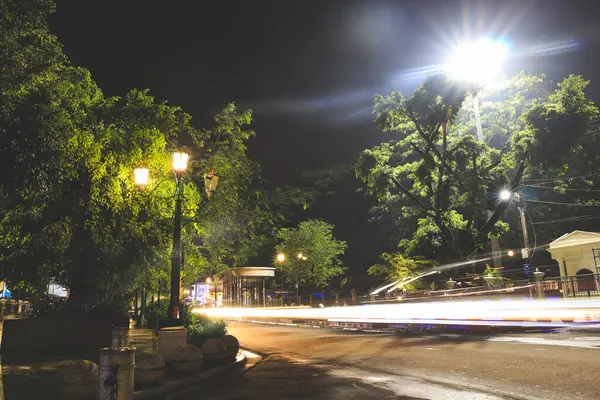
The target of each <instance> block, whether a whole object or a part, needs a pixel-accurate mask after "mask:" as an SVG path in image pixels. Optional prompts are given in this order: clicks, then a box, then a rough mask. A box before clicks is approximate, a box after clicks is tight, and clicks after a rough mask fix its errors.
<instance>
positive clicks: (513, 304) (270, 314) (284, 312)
mask: <svg viewBox="0 0 600 400" xmlns="http://www.w3.org/2000/svg"><path fill="white" fill-rule="evenodd" d="M194 312H197V313H201V314H205V315H207V316H209V317H214V318H225V319H240V320H256V321H266V322H278V321H279V322H288V323H294V321H311V320H320V321H326V322H328V323H340V322H350V323H366V324H369V323H383V324H392V325H393V324H435V325H480V326H523V327H536V326H537V327H564V326H577V325H585V324H590V323H598V322H600V300H517V299H503V300H471V301H468V300H461V301H436V302H426V303H412V304H367V305H360V306H347V307H327V308H308V307H304V308H302V307H297V308H291V307H282V308H281V307H280V308H226V307H224V308H195V309H194Z"/></svg>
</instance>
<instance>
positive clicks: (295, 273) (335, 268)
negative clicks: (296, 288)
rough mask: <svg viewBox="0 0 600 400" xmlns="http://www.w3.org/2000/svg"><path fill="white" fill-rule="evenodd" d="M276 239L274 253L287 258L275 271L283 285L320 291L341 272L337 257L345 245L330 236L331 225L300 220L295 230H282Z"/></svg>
mask: <svg viewBox="0 0 600 400" xmlns="http://www.w3.org/2000/svg"><path fill="white" fill-rule="evenodd" d="M278 238H279V239H280V240H281V243H280V244H278V245H277V246H276V248H275V250H276V251H277V252H278V253H283V254H285V255H286V258H285V261H284V262H283V263H278V264H277V268H278V269H279V271H280V272H281V273H282V275H283V277H284V279H285V280H286V282H288V283H292V284H299V285H306V286H309V287H310V288H311V289H316V288H323V287H325V286H326V285H327V283H328V282H329V280H330V279H331V278H333V277H335V276H338V275H341V274H342V273H343V272H344V267H343V266H342V264H341V261H340V259H339V257H340V256H341V255H342V254H344V251H345V250H346V242H344V241H341V240H336V239H335V238H334V237H333V226H332V225H330V224H328V223H326V222H324V221H320V220H308V221H303V222H300V223H299V224H298V227H297V228H284V229H281V230H280V231H279V234H278ZM299 254H301V255H302V256H303V258H299V257H298V255H299ZM304 258H306V259H304Z"/></svg>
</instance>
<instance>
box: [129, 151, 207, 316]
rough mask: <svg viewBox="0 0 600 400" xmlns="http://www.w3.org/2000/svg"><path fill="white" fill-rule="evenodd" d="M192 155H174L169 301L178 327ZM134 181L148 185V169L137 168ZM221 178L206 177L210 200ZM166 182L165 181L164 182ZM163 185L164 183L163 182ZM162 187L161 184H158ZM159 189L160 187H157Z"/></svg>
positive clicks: (176, 153) (141, 184)
mask: <svg viewBox="0 0 600 400" xmlns="http://www.w3.org/2000/svg"><path fill="white" fill-rule="evenodd" d="M189 158H190V155H189V154H187V153H185V152H181V151H178V152H175V153H173V164H172V165H173V171H174V172H175V213H174V216H173V250H172V252H171V293H170V301H169V324H170V325H178V324H179V323H180V321H179V303H180V281H181V263H182V254H181V221H182V203H183V189H184V179H183V178H184V172H185V171H186V169H187V166H188V161H189ZM133 173H134V181H135V184H136V185H137V186H139V187H145V186H146V185H147V184H148V177H149V171H148V169H147V168H136V169H135V170H134V172H133ZM218 180H219V178H218V177H217V175H216V174H215V172H214V171H210V172H209V173H208V175H206V176H205V179H204V184H205V186H206V194H207V196H208V197H209V198H210V197H211V196H212V195H213V194H214V192H215V190H216V188H217V183H218ZM163 182H164V181H163ZM161 183H162V182H161ZM158 185H160V183H159V184H158ZM157 187H158V186H157Z"/></svg>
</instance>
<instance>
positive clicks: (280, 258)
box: [277, 253, 285, 263]
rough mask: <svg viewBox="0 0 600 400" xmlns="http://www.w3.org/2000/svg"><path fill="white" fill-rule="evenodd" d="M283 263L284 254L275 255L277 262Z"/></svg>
mask: <svg viewBox="0 0 600 400" xmlns="http://www.w3.org/2000/svg"><path fill="white" fill-rule="evenodd" d="M284 261H285V254H283V253H279V254H277V262H280V263H282V262H284Z"/></svg>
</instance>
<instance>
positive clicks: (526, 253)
mask: <svg viewBox="0 0 600 400" xmlns="http://www.w3.org/2000/svg"><path fill="white" fill-rule="evenodd" d="M519 214H520V215H521V230H522V231H523V246H524V248H523V250H521V255H522V256H523V266H525V264H531V256H530V254H529V250H530V247H529V235H528V233H527V218H526V217H525V204H521V205H519Z"/></svg>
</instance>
